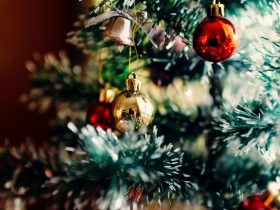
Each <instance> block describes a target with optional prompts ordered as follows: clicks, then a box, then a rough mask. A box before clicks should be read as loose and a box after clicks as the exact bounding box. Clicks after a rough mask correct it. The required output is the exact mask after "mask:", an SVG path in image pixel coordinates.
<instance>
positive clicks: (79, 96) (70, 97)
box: [21, 52, 98, 111]
mask: <svg viewBox="0 0 280 210" xmlns="http://www.w3.org/2000/svg"><path fill="white" fill-rule="evenodd" d="M59 56H60V57H59V59H57V58H56V57H55V56H54V55H52V54H46V55H45V56H44V57H42V56H41V55H39V54H36V55H35V56H34V59H35V61H34V62H33V61H29V62H27V63H26V67H27V69H28V70H29V71H30V72H31V77H30V79H31V84H32V88H31V90H30V92H29V93H27V94H25V95H23V96H22V97H21V100H22V101H23V102H26V103H29V107H30V108H31V109H34V108H39V110H41V111H45V110H47V109H49V108H50V107H52V106H55V105H58V104H59V103H68V104H69V106H70V105H71V106H72V107H76V109H77V106H79V107H80V109H81V108H84V106H86V105H87V104H89V103H93V101H95V100H96V99H97V98H98V97H97V96H98V89H97V87H96V85H93V84H94V83H97V80H96V76H92V75H91V74H90V72H88V71H84V70H83V69H82V68H81V67H79V66H76V67H72V66H71V64H70V61H69V59H68V58H67V56H66V55H65V53H63V52H61V53H60V55H59ZM77 102H79V103H77Z"/></svg>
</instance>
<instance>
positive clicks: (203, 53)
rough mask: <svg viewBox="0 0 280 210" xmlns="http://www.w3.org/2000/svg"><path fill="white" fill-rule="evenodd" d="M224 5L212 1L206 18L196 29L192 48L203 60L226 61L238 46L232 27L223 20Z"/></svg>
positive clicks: (235, 33) (227, 21)
mask: <svg viewBox="0 0 280 210" xmlns="http://www.w3.org/2000/svg"><path fill="white" fill-rule="evenodd" d="M223 15H224V5H223V4H220V3H219V2H218V3H216V1H213V3H212V4H211V5H210V8H209V12H208V17H207V18H206V19H204V20H203V21H202V22H201V23H200V24H199V25H198V26H197V28H196V30H195V32H194V35H193V47H194V49H195V51H196V52H197V54H198V55H199V56H200V57H201V58H203V59H204V60H207V61H211V62H220V61H224V60H226V59H228V58H229V57H231V56H232V55H233V53H234V51H235V50H236V48H237V45H238V35H237V31H236V29H235V27H234V25H233V24H232V23H231V22H230V21H229V20H227V19H225V18H223Z"/></svg>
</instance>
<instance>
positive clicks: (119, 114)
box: [111, 73, 154, 133]
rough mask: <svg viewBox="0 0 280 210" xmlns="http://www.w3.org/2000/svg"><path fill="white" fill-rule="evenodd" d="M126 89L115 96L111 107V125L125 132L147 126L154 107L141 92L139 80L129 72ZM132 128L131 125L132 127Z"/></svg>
mask: <svg viewBox="0 0 280 210" xmlns="http://www.w3.org/2000/svg"><path fill="white" fill-rule="evenodd" d="M125 85H126V90H124V91H122V92H121V93H120V94H119V95H117V96H116V98H115V99H114V101H113V102H112V107H111V121H112V124H113V126H114V127H115V128H116V129H117V130H118V131H120V132H121V133H125V132H127V131H129V130H130V129H131V126H134V129H135V130H139V129H141V128H145V127H147V126H148V125H149V124H150V123H151V122H152V120H153V117H154V107H153V105H152V103H151V101H150V99H149V98H148V97H147V96H146V95H145V94H143V93H142V92H141V81H140V80H139V79H137V76H136V74H135V73H131V74H130V75H129V76H128V78H127V79H126V81H125ZM132 128H133V127H132Z"/></svg>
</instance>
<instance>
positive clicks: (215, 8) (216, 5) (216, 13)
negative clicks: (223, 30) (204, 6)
mask: <svg viewBox="0 0 280 210" xmlns="http://www.w3.org/2000/svg"><path fill="white" fill-rule="evenodd" d="M207 16H208V18H212V17H224V16H225V5H223V4H221V3H220V1H216V0H213V2H212V4H210V6H209V8H208V11H207Z"/></svg>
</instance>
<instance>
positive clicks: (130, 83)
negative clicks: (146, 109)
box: [125, 72, 141, 92]
mask: <svg viewBox="0 0 280 210" xmlns="http://www.w3.org/2000/svg"><path fill="white" fill-rule="evenodd" d="M125 87H126V90H127V91H129V92H138V91H141V81H140V80H139V79H138V78H137V75H136V74H135V73H134V72H132V73H130V74H129V75H128V78H127V79H126V80H125Z"/></svg>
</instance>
